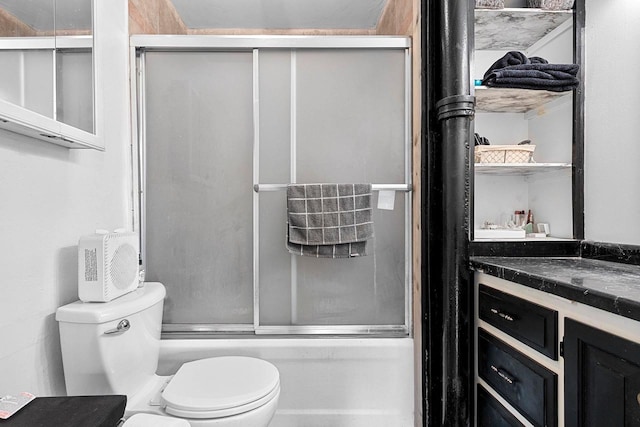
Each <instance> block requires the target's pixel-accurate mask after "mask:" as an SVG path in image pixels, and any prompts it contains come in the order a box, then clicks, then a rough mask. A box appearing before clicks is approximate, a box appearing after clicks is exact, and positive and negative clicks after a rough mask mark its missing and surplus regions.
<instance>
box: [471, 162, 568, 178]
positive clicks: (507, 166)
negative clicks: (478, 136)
mask: <svg viewBox="0 0 640 427" xmlns="http://www.w3.org/2000/svg"><path fill="white" fill-rule="evenodd" d="M474 170H475V173H477V174H481V175H502V176H513V175H517V176H528V175H536V174H539V173H549V172H555V171H561V170H571V163H475V165H474Z"/></svg>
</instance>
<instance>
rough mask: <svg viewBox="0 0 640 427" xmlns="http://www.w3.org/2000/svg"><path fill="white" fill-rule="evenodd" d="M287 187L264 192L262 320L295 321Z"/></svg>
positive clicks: (274, 321) (266, 321)
mask: <svg viewBox="0 0 640 427" xmlns="http://www.w3.org/2000/svg"><path fill="white" fill-rule="evenodd" d="M286 203H287V202H286V193H285V192H284V191H278V192H268V193H261V194H260V276H259V278H260V324H262V325H290V324H291V255H290V254H289V251H287V249H286V247H285V239H286V231H287V230H286V218H287V216H286V215H287V204H286Z"/></svg>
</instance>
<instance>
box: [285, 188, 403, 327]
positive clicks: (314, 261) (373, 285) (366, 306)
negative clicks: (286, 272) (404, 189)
mask: <svg viewBox="0 0 640 427" xmlns="http://www.w3.org/2000/svg"><path fill="white" fill-rule="evenodd" d="M403 195H404V193H402V195H400V196H398V195H396V198H397V199H399V200H397V202H396V209H395V210H393V211H382V210H377V209H374V214H373V221H374V224H375V238H374V242H373V243H374V252H373V254H371V255H369V256H366V257H362V258H352V259H339V260H333V259H319V258H310V257H297V272H298V274H297V285H296V288H297V301H298V303H297V313H296V316H297V320H298V322H297V324H300V325H329V324H331V325H353V324H355V325H358V324H360V325H402V324H404V301H405V265H404V253H405V252H404V243H405V242H404V229H405V227H404V204H403V203H402V200H403V199H404V197H403ZM376 201H377V193H375V194H374V203H376Z"/></svg>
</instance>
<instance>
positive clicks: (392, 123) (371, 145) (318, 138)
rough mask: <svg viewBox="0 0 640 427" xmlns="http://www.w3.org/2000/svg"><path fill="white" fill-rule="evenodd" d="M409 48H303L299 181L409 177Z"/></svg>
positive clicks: (299, 59) (396, 180) (402, 179)
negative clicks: (406, 169) (406, 167)
mask: <svg viewBox="0 0 640 427" xmlns="http://www.w3.org/2000/svg"><path fill="white" fill-rule="evenodd" d="M404 55H405V52H404V51H403V50H379V49H375V50H363V49H344V50H301V51H298V52H297V58H296V61H297V86H296V87H297V107H298V108H297V118H298V120H297V141H298V151H297V153H298V157H297V170H298V176H297V182H301V183H302V182H372V183H403V182H405V177H404V156H405V145H404V141H405V56H404Z"/></svg>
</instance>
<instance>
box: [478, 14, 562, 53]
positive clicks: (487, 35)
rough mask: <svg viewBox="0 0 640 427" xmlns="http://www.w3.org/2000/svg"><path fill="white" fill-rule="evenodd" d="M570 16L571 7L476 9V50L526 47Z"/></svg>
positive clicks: (520, 48)
mask: <svg viewBox="0 0 640 427" xmlns="http://www.w3.org/2000/svg"><path fill="white" fill-rule="evenodd" d="M572 17H573V11H572V10H542V9H533V8H505V9H476V10H475V49H476V50H487V49H491V50H526V49H528V48H530V47H531V46H532V45H533V44H534V43H535V42H537V41H538V40H540V39H541V38H543V37H544V36H545V35H547V34H549V33H550V32H551V31H553V30H554V29H556V28H557V27H559V26H560V25H561V24H563V23H564V22H565V21H567V20H569V19H571V18H572Z"/></svg>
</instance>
